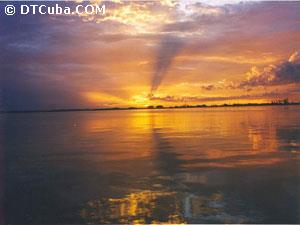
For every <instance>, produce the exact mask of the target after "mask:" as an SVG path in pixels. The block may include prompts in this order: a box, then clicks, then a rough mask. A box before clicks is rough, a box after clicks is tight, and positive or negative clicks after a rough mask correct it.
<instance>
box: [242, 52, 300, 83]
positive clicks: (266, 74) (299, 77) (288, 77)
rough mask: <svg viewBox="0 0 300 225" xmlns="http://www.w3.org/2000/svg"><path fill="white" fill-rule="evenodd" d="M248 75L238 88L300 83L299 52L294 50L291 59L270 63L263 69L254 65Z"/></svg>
mask: <svg viewBox="0 0 300 225" xmlns="http://www.w3.org/2000/svg"><path fill="white" fill-rule="evenodd" d="M247 75H248V78H247V80H245V81H242V82H241V83H240V84H239V85H238V88H245V87H256V86H274V85H284V84H291V83H300V57H299V52H298V51H296V52H294V53H293V54H292V55H291V56H290V57H289V59H287V60H285V61H284V62H281V63H280V64H278V65H269V66H267V67H264V68H263V69H262V70H259V69H258V68H257V67H252V68H251V70H250V71H249V72H248V73H247Z"/></svg>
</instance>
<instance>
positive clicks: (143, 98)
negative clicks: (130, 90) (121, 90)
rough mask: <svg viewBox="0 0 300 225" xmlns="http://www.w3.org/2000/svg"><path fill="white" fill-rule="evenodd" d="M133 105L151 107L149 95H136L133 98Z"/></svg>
mask: <svg viewBox="0 0 300 225" xmlns="http://www.w3.org/2000/svg"><path fill="white" fill-rule="evenodd" d="M131 99H132V103H133V104H134V105H137V106H144V107H147V106H149V105H150V103H151V100H150V99H149V96H148V94H144V93H143V94H141V95H134V96H132V97H131Z"/></svg>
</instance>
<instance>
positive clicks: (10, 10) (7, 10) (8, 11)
mask: <svg viewBox="0 0 300 225" xmlns="http://www.w3.org/2000/svg"><path fill="white" fill-rule="evenodd" d="M15 12H16V8H15V7H14V6H13V5H7V6H5V14H6V15H8V16H12V15H14V14H15Z"/></svg>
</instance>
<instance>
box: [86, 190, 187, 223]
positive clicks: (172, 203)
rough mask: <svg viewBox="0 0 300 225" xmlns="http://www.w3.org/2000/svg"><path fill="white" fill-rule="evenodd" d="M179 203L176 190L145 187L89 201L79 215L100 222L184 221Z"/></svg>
mask: <svg viewBox="0 0 300 225" xmlns="http://www.w3.org/2000/svg"><path fill="white" fill-rule="evenodd" d="M179 204H180V202H179V201H178V199H177V197H176V192H163V191H150V190H145V191H141V192H136V193H131V194H129V195H127V196H125V197H124V198H109V199H106V200H102V201H101V200H99V201H90V202H88V203H87V205H86V208H84V209H82V210H81V212H80V215H81V217H82V218H83V219H85V220H88V221H93V222H101V223H103V222H104V223H105V222H108V223H110V222H112V223H123V224H128V223H135V224H145V223H155V224H157V223H160V224H161V223H176V224H180V223H184V222H185V221H184V219H183V216H182V214H181V213H180V205H179ZM160 217H162V220H160V219H159V218H160Z"/></svg>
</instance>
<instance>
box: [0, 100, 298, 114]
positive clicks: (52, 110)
mask: <svg viewBox="0 0 300 225" xmlns="http://www.w3.org/2000/svg"><path fill="white" fill-rule="evenodd" d="M288 105H300V102H272V103H246V104H222V105H205V104H202V105H175V106H163V105H157V106H153V105H151V106H148V107H123V108H122V107H113V108H73V109H49V110H18V111H16V110H11V111H0V113H36V112H74V111H105V110H140V109H151V110H156V109H180V108H217V107H246V106H288Z"/></svg>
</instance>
